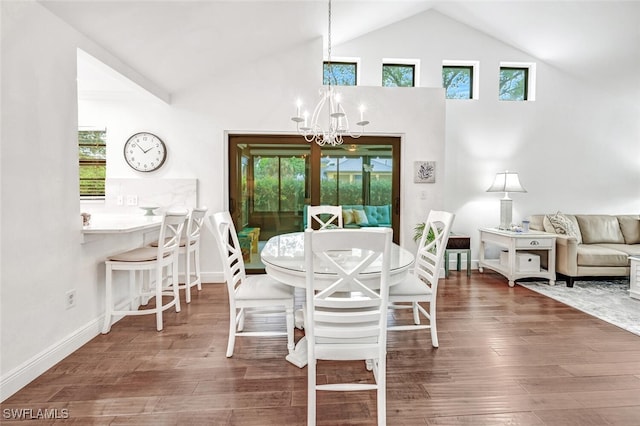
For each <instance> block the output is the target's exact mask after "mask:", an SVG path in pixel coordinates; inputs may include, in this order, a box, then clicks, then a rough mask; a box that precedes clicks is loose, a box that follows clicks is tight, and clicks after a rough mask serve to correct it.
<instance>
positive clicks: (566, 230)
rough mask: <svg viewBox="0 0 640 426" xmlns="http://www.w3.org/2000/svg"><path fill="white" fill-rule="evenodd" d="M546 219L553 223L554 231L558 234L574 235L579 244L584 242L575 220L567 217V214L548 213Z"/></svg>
mask: <svg viewBox="0 0 640 426" xmlns="http://www.w3.org/2000/svg"><path fill="white" fill-rule="evenodd" d="M546 219H547V220H548V221H549V223H551V226H552V228H553V231H554V232H555V233H556V234H560V235H566V236H568V237H573V238H575V239H576V240H577V242H578V244H581V243H582V236H581V235H580V231H579V230H578V228H577V227H576V225H575V224H574V223H573V221H572V220H571V219H569V217H567V215H564V214H562V213H560V212H558V213H556V214H551V215H547V216H546Z"/></svg>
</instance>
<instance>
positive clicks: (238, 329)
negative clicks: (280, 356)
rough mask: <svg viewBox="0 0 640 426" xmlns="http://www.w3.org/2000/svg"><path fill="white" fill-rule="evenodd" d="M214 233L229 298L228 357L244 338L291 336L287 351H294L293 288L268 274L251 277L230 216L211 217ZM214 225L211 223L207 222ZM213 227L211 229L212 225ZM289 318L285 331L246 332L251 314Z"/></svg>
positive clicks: (288, 339)
mask: <svg viewBox="0 0 640 426" xmlns="http://www.w3.org/2000/svg"><path fill="white" fill-rule="evenodd" d="M211 220H212V221H213V223H212V224H211V225H210V226H212V228H213V229H212V233H213V234H214V236H215V237H216V241H217V244H218V248H219V250H220V254H221V258H222V264H223V268H224V275H225V280H226V282H227V290H228V291H227V292H228V296H229V341H228V344H227V357H231V356H232V355H233V350H234V347H235V339H236V337H240V336H282V335H286V336H287V349H288V350H289V353H291V352H292V351H293V349H294V341H293V328H294V322H293V302H294V300H293V287H290V286H287V285H285V284H282V283H280V282H278V281H276V280H275V279H273V278H271V277H269V276H268V275H266V274H258V275H247V274H246V272H245V268H244V261H243V259H242V250H241V249H240V242H239V241H238V235H237V233H236V229H235V226H234V225H233V220H232V219H231V215H230V214H229V212H218V213H214V214H213V215H212V216H211ZM205 223H210V222H205ZM208 226H209V225H208ZM274 313H276V314H278V315H281V314H283V313H284V314H285V318H286V330H285V331H268V330H254V331H245V330H244V322H245V316H246V315H247V314H253V315H261V314H264V315H273V314H274Z"/></svg>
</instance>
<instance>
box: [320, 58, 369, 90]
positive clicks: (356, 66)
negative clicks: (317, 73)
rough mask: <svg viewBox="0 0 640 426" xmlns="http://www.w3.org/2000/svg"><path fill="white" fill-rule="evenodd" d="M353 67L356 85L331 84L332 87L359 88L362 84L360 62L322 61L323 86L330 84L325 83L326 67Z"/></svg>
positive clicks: (343, 60) (344, 60)
mask: <svg viewBox="0 0 640 426" xmlns="http://www.w3.org/2000/svg"><path fill="white" fill-rule="evenodd" d="M329 64H331V65H353V67H354V69H353V74H354V84H353V85H350V84H333V83H332V84H331V85H332V86H347V87H354V86H357V85H358V84H359V82H360V75H359V73H360V66H359V65H360V64H359V61H357V60H349V59H336V60H332V61H331V62H329V61H328V60H326V59H325V60H324V61H322V85H323V86H328V85H329V83H326V82H325V79H324V77H325V75H324V68H325V65H329Z"/></svg>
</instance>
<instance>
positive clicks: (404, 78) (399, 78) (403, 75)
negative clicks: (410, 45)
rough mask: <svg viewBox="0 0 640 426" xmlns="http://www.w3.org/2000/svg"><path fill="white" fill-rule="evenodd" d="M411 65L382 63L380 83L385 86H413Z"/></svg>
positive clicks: (412, 67)
mask: <svg viewBox="0 0 640 426" xmlns="http://www.w3.org/2000/svg"><path fill="white" fill-rule="evenodd" d="M414 70H415V67H414V66H413V65H383V66H382V85H383V86H385V87H413V86H414Z"/></svg>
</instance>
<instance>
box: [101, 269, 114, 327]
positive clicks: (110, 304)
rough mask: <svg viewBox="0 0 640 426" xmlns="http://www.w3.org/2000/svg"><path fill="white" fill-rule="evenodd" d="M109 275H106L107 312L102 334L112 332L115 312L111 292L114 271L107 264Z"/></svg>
mask: <svg viewBox="0 0 640 426" xmlns="http://www.w3.org/2000/svg"><path fill="white" fill-rule="evenodd" d="M106 269H107V273H106V282H105V287H106V294H105V299H104V300H105V312H104V325H103V326H102V334H107V333H108V332H109V331H110V330H111V312H113V295H112V292H111V291H112V290H111V282H112V277H111V274H112V273H113V270H112V269H111V265H109V264H107V268H106Z"/></svg>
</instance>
